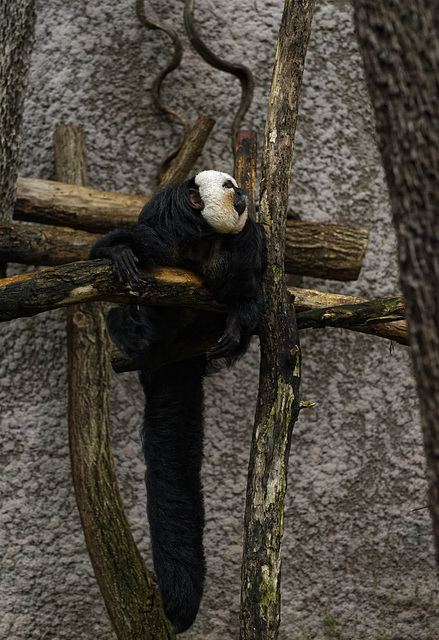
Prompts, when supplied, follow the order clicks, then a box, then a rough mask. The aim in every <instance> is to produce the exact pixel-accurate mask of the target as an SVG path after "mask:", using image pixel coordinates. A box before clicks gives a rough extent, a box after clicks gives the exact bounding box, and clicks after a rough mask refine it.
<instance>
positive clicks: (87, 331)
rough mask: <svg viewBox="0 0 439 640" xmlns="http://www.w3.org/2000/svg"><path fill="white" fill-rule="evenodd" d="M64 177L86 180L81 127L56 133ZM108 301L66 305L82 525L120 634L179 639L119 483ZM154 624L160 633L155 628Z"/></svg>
mask: <svg viewBox="0 0 439 640" xmlns="http://www.w3.org/2000/svg"><path fill="white" fill-rule="evenodd" d="M54 147H55V161H56V171H57V176H58V177H60V178H61V179H63V180H65V181H66V182H67V181H69V182H72V183H73V182H78V183H82V184H86V183H87V180H88V178H87V165H86V159H85V137H84V132H83V129H82V128H79V127H72V126H67V127H60V128H59V129H57V131H56V132H55V134H54ZM107 310H108V309H107V305H105V304H102V303H101V304H94V305H87V304H75V305H73V306H72V307H70V308H69V309H68V310H67V352H68V368H69V375H68V381H69V404H68V418H69V420H68V422H69V441H70V456H71V462H72V477H73V484H74V488H75V494H76V501H77V505H78V510H79V514H80V516H81V523H82V528H83V531H84V537H85V541H86V544H87V549H88V552H89V555H90V560H91V562H92V565H93V569H94V573H95V576H96V580H97V582H98V585H99V588H100V590H101V593H102V596H103V599H104V602H105V606H106V607H107V611H108V615H109V617H110V619H111V621H112V623H113V627H114V630H115V632H116V635H117V637H118V638H119V640H134V638H144V639H145V640H152V639H153V638H155V639H157V638H163V639H168V638H171V637H174V634H173V633H172V630H171V628H170V624H169V622H168V621H167V620H166V618H165V616H164V613H163V610H162V607H161V599H160V594H159V592H158V589H157V585H156V584H155V580H154V576H153V574H152V573H150V572H148V570H147V569H146V566H145V563H144V562H143V560H142V557H141V556H140V553H139V551H138V549H137V547H136V544H135V542H134V539H133V536H132V534H131V530H130V527H129V524H128V520H127V518H126V515H125V512H124V508H123V503H122V499H121V496H120V492H119V487H118V483H117V476H116V471H115V467H114V461H113V455H112V452H111V437H110V390H111V364H110V353H111V343H110V340H109V338H108V335H107V331H106V326H105V316H106V313H107ZM152 629H154V632H153V631H152Z"/></svg>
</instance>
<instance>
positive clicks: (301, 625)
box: [0, 0, 439, 640]
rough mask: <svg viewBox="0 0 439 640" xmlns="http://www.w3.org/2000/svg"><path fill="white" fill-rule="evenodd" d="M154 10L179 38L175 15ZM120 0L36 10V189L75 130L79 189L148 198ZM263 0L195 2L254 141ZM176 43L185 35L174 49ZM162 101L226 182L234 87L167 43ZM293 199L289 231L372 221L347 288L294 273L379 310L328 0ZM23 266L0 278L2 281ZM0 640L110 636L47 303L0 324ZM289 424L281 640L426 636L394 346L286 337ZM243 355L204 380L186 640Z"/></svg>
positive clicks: (226, 618) (124, 420)
mask: <svg viewBox="0 0 439 640" xmlns="http://www.w3.org/2000/svg"><path fill="white" fill-rule="evenodd" d="M154 4H155V6H156V7H157V14H158V15H159V17H160V18H161V19H165V20H168V21H169V23H172V25H173V26H174V27H176V28H178V29H179V30H180V32H182V31H183V30H182V27H181V24H182V6H181V3H180V2H177V1H176V0H172V1H171V2H169V3H167V4H166V6H164V7H160V6H159V3H154ZM133 5H134V2H133V1H130V2H114V1H111V0H99V2H98V0H90V1H89V2H76V3H69V2H65V1H61V0H46V2H39V3H38V23H37V42H36V45H35V49H34V53H33V60H32V69H31V76H30V85H29V91H28V97H27V102H26V110H25V119H24V140H23V147H22V160H21V174H22V175H25V176H32V177H37V178H47V179H51V178H53V173H54V169H53V151H52V133H53V131H54V130H55V128H56V127H58V126H59V125H61V124H77V125H82V126H83V127H84V128H85V131H86V136H87V144H88V150H89V170H90V182H91V184H92V186H94V187H97V188H101V189H111V190H121V191H125V192H128V193H149V192H150V190H151V189H152V187H153V186H154V184H155V183H154V175H155V170H156V167H157V166H158V163H159V161H160V160H161V158H162V155H163V152H164V150H168V149H170V148H171V147H172V146H173V145H174V144H175V141H176V140H177V139H178V134H179V130H178V127H177V126H176V125H174V124H173V123H171V122H170V121H169V120H168V118H167V117H166V116H163V115H162V114H160V113H159V112H158V111H157V109H156V107H154V106H153V105H152V104H151V93H150V86H151V83H152V80H153V77H154V75H155V74H156V73H157V71H158V70H159V69H161V68H162V67H163V65H164V64H165V58H166V47H167V46H168V41H167V39H166V38H165V37H164V36H162V35H161V34H159V33H155V32H147V31H146V30H145V29H144V28H142V27H141V26H140V25H139V23H138V22H137V19H136V16H135V13H134V8H133ZM281 12H282V2H281V0H269V1H268V2H262V1H261V0H241V1H240V2H235V3H232V2H227V3H226V4H225V5H224V4H221V3H215V2H213V0H203V2H198V3H197V6H196V15H197V19H198V21H199V24H200V25H202V32H203V34H204V36H205V37H207V38H208V39H209V40H210V41H211V45H212V48H214V49H215V51H217V52H218V53H222V54H223V55H224V56H226V57H227V58H229V59H236V60H240V61H244V62H246V63H247V64H248V65H249V66H250V67H251V68H252V70H253V72H254V74H255V78H256V92H255V99H254V102H253V105H252V107H251V109H250V112H249V113H248V114H247V116H246V118H245V122H244V123H243V124H244V126H246V127H251V128H253V129H255V130H257V131H258V133H259V135H260V140H261V141H262V135H263V130H264V118H265V113H266V108H267V101H268V92H269V87H270V79H271V69H272V61H273V58H274V52H275V46H276V39H277V31H278V25H279V21H280V17H281ZM186 45H187V43H186ZM165 94H166V96H167V98H168V99H169V101H170V102H171V103H172V104H173V105H174V106H178V108H180V109H181V110H182V111H183V112H184V113H185V114H186V116H187V117H188V118H189V119H190V120H191V121H192V122H194V121H195V118H196V116H197V115H198V114H200V113H204V114H209V115H212V116H213V117H216V118H217V125H216V127H215V129H214V131H213V134H212V137H211V139H210V140H209V142H208V144H207V146H206V149H205V151H204V153H203V155H202V157H201V158H200V161H199V163H198V165H197V169H201V168H216V169H221V170H226V171H231V169H232V162H231V155H230V150H229V125H230V123H231V120H232V113H233V112H234V110H235V107H236V103H237V100H238V98H239V87H238V83H237V81H235V80H233V79H230V78H229V77H228V76H225V75H224V74H219V73H218V72H216V71H213V70H211V69H210V68H209V67H208V66H207V65H206V64H205V63H204V62H202V61H201V60H200V59H199V58H198V57H197V56H196V55H195V54H194V53H193V52H192V51H191V49H190V48H189V46H186V49H185V57H184V63H183V65H182V67H181V68H180V69H179V70H178V71H176V72H175V73H174V74H173V76H172V78H170V79H169V80H168V81H167V83H166V88H165ZM291 206H292V207H293V208H294V209H295V210H296V211H297V212H298V213H300V215H301V216H302V218H303V219H305V220H314V221H328V222H343V223H350V224H354V225H358V226H364V227H367V228H369V229H370V232H371V238H370V244H369V248H368V252H367V256H366V261H365V264H364V269H363V271H362V274H361V276H360V278H359V280H358V281H357V282H355V283H344V284H343V283H336V282H324V281H317V280H310V279H307V280H306V281H305V282H304V285H305V286H307V287H313V288H316V289H323V290H328V291H336V292H344V293H348V294H355V295H362V296H365V297H369V296H370V297H378V296H386V295H392V294H394V293H397V292H398V278H397V269H396V254H395V250H396V248H395V236H394V232H393V229H392V223H391V218H390V212H389V206H388V202H387V195H386V187H385V184H384V182H383V172H382V169H381V166H380V162H379V157H378V153H377V150H376V146H375V142H374V135H373V120H372V115H371V109H370V105H369V101H368V96H367V92H366V88H365V85H364V82H363V75H362V69H361V63H360V57H359V53H358V49H357V46H356V42H355V37H354V33H353V24H352V15H351V7H350V4H349V2H347V1H345V0H333V1H332V2H330V1H329V0H321V1H320V2H319V3H318V6H317V10H316V15H315V19H314V26H313V32H312V38H311V43H310V49H309V55H308V59H307V64H306V70H305V78H304V87H303V97H302V107H301V115H300V122H299V128H298V132H297V138H296V145H295V157H294V163H293V178H292V187H291ZM19 270H23V267H15V268H14V267H13V266H12V267H11V273H12V272H17V271H19ZM0 331H1V334H0V335H1V338H0V339H1V353H2V359H1V364H0V379H1V381H2V385H1V390H0V404H1V445H0V446H1V449H0V451H1V454H0V460H1V463H2V474H1V496H2V499H1V528H0V532H1V533H0V536H1V558H2V565H1V573H0V601H1V602H2V615H1V616H0V638H1V639H5V640H6V639H8V640H29V639H31V638H32V639H38V640H40V639H41V640H42V639H48V640H49V639H50V640H52V639H55V638H56V639H60V638H69V639H73V638H74V639H75V640H79V639H81V640H95V638H99V639H100V640H107V639H108V640H110V638H113V637H114V635H113V632H112V630H111V627H110V623H109V621H108V618H107V615H106V611H105V609H104V605H103V604H102V602H101V599H100V594H99V592H98V588H97V587H96V584H95V581H94V577H93V573H92V570H91V568H90V564H89V560H88V556H87V552H86V550H85V546H84V542H83V537H82V532H81V528H80V524H79V519H78V515H77V512H76V505H75V499H74V495H73V490H72V484H71V479H70V468H69V456H68V446H67V425H66V402H67V387H66V353H65V320H64V313H63V312H62V311H57V312H51V313H47V314H45V315H44V316H39V317H36V318H32V319H19V320H16V321H13V322H10V323H5V324H4V325H2V326H1V327H0ZM301 337H302V348H303V392H302V395H303V398H304V399H306V400H312V401H314V402H315V403H316V407H315V408H314V409H310V410H309V411H307V412H302V415H301V416H300V421H299V423H298V424H297V428H296V430H295V433H294V436H293V444H292V451H291V460H290V475H289V487H288V498H287V506H286V513H285V539H284V546H283V575H282V577H283V587H282V590H283V604H282V625H281V638H282V639H283V640H286V639H288V640H299V639H300V640H306V639H312V640H314V639H315V640H323V639H327V638H339V639H342V640H349V639H365V640H366V639H367V640H375V639H376V640H378V639H387V640H390V639H393V640H397V639H398V640H411V639H416V640H433V639H434V638H436V637H438V635H439V610H438V605H437V589H438V584H437V580H436V578H435V567H434V561H433V546H432V541H431V525H430V520H429V516H428V513H427V511H426V510H421V511H415V512H411V511H410V509H412V508H416V507H422V506H424V505H425V504H426V484H425V472H424V469H425V464H424V458H423V451H422V442H421V433H420V426H419V417H418V412H417V401H416V393H415V386H414V381H413V375H412V372H411V368H410V362H409V354H408V351H407V348H404V347H401V346H398V345H391V344H389V343H388V342H386V341H384V340H380V339H375V338H372V337H368V336H363V335H356V334H353V333H349V332H347V331H341V330H334V329H327V330H325V331H323V330H321V331H311V330H309V331H306V332H303V333H302V336H301ZM257 360H258V354H257V345H255V346H254V349H253V350H252V352H251V353H249V354H248V355H247V356H246V358H245V359H244V361H243V362H242V363H241V364H240V365H239V367H236V368H235V369H234V370H232V371H230V372H227V373H224V374H222V375H218V376H216V377H214V378H212V379H209V380H208V382H207V384H206V396H207V411H206V451H205V465H204V484H205V494H206V509H207V526H206V549H207V562H208V574H207V585H206V592H205V597H204V599H203V602H202V606H201V611H200V614H199V617H198V619H197V622H196V624H195V625H194V626H193V628H192V629H191V630H190V631H189V632H188V633H187V637H190V638H194V639H201V638H203V639H204V640H206V639H207V640H209V639H212V640H213V639H214V638H218V637H221V638H223V639H224V640H226V639H229V638H230V639H232V638H236V637H237V625H238V610H239V590H240V586H239V575H240V557H241V538H242V516H243V507H244V495H245V484H246V467H247V458H248V449H249V441H250V437H251V430H252V421H253V411H254V401H255V395H256V390H257V382H258V362H257ZM142 404H143V400H142V395H141V391H140V387H139V385H138V382H137V377H136V375H135V374H125V375H121V376H118V377H117V379H115V380H114V388H113V402H112V405H113V438H114V455H115V458H116V463H117V470H118V476H119V481H120V486H121V491H122V495H123V498H124V501H125V505H126V510H127V514H128V517H129V520H130V523H131V526H132V529H133V533H134V536H135V539H136V541H137V543H138V544H139V546H140V548H141V550H142V553H143V554H144V555H145V557H147V558H148V557H149V556H148V532H147V523H146V516H145V491H144V486H143V472H144V469H143V463H142V457H141V452H140V444H139V437H138V428H139V423H140V419H141V413H142Z"/></svg>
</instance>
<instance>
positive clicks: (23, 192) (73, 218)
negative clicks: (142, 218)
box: [14, 178, 149, 234]
mask: <svg viewBox="0 0 439 640" xmlns="http://www.w3.org/2000/svg"><path fill="white" fill-rule="evenodd" d="M148 201H149V198H148V197H146V196H136V195H134V196H133V195H127V194H124V193H116V192H113V191H101V190H99V189H92V188H91V187H84V186H78V185H72V184H66V183H62V182H54V181H52V180H36V179H34V178H18V181H17V200H16V203H15V210H14V218H15V219H16V220H24V221H28V222H37V223H38V222H39V223H42V224H53V225H56V226H64V227H73V228H74V229H83V230H84V231H91V232H92V233H101V234H102V233H107V232H108V231H109V230H110V229H113V228H114V227H118V226H125V225H130V224H135V223H136V222H137V218H138V217H139V213H140V211H141V210H142V208H143V206H144V205H145V204H146V203H147V202H148Z"/></svg>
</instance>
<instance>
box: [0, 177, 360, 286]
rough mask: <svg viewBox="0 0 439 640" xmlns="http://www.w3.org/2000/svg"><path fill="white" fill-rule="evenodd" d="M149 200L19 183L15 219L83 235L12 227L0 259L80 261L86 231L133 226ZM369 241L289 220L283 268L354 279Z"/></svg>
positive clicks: (87, 243)
mask: <svg viewBox="0 0 439 640" xmlns="http://www.w3.org/2000/svg"><path fill="white" fill-rule="evenodd" d="M147 201H148V198H144V197H142V196H129V195H125V194H120V193H112V192H107V191H99V190H97V189H89V188H86V187H78V186H75V185H73V186H72V185H69V184H63V183H60V182H52V181H49V180H33V179H31V178H19V180H18V184H17V204H16V209H15V218H16V219H19V220H25V221H32V222H35V223H44V224H56V225H66V226H67V227H73V228H75V229H80V230H82V233H80V232H79V231H78V237H77V238H76V237H75V236H74V235H73V234H69V232H68V230H66V229H62V228H59V229H58V228H56V229H52V230H51V231H49V230H48V231H44V227H41V226H35V228H34V230H31V229H29V228H28V225H20V224H17V223H15V224H14V225H13V226H12V227H3V228H2V229H0V241H1V242H0V257H1V259H2V260H5V261H9V262H23V263H25V264H36V265H43V264H44V265H57V264H62V262H61V256H62V255H63V254H66V256H69V260H71V261H73V260H83V259H85V258H86V257H87V256H88V254H89V251H90V248H91V247H92V245H93V244H94V243H95V242H96V236H95V235H90V237H89V238H88V239H87V236H86V234H85V233H84V231H89V232H95V233H106V232H107V231H109V230H110V229H112V228H114V227H115V226H123V225H129V224H135V222H136V221H137V218H138V215H139V213H140V211H141V209H142V207H143V205H144V204H145V203H146V202H147ZM368 236H369V232H368V231H367V230H366V229H360V228H355V227H349V226H347V225H336V224H319V223H313V222H302V221H297V220H288V222H287V236H286V247H285V269H286V271H287V272H289V273H294V274H298V275H307V276H313V277H316V278H327V279H330V280H342V281H347V280H356V279H357V278H358V275H359V273H360V270H361V267H362V264H363V259H364V255H365V252H366V248H367V243H368ZM70 243H73V245H74V248H75V250H77V253H75V251H74V250H73V247H71V246H70ZM51 247H52V249H51ZM52 251H53V258H52V256H51V252H52ZM64 262H65V261H64Z"/></svg>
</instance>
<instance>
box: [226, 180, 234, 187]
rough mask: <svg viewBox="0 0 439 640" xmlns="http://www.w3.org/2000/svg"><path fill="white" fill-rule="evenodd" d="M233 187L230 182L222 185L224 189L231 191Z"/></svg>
mask: <svg viewBox="0 0 439 640" xmlns="http://www.w3.org/2000/svg"><path fill="white" fill-rule="evenodd" d="M234 186H235V185H234V184H233V182H232V181H231V180H226V181H225V183H224V184H223V187H224V188H225V189H233V187H234Z"/></svg>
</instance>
